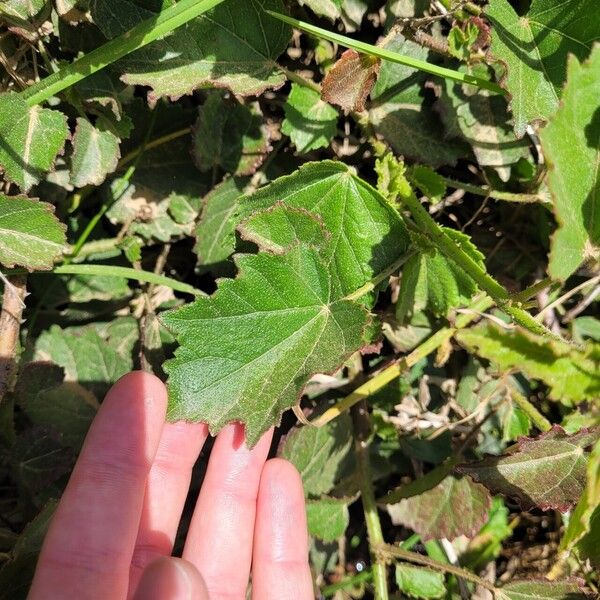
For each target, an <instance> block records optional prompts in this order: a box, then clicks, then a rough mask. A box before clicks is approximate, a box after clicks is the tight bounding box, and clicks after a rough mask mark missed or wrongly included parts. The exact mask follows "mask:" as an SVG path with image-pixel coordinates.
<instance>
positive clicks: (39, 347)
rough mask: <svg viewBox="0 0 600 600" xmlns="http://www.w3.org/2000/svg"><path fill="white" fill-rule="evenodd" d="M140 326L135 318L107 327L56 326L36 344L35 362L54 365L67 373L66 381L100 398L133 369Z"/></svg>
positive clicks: (116, 322) (40, 337) (114, 322)
mask: <svg viewBox="0 0 600 600" xmlns="http://www.w3.org/2000/svg"><path fill="white" fill-rule="evenodd" d="M137 339H138V325H137V322H136V320H135V319H133V318H122V319H117V320H115V321H112V322H111V323H110V325H108V326H107V327H104V328H102V327H99V326H98V327H94V326H86V327H68V328H65V329H61V328H60V327H59V326H58V325H53V326H52V327H50V329H48V330H46V331H44V332H43V333H42V334H41V335H40V336H39V338H38V339H37V340H36V344H35V353H34V360H41V361H50V362H53V363H55V364H57V365H59V366H61V367H62V368H63V369H64V371H65V381H68V382H79V383H80V384H81V385H83V386H84V387H85V388H87V389H89V390H90V391H91V392H92V393H93V394H94V395H95V396H96V398H104V395H105V394H106V392H107V391H108V388H109V387H110V386H111V385H112V384H113V383H115V382H116V381H117V379H119V377H121V376H122V375H125V373H127V372H129V371H131V369H132V368H133V359H132V352H133V346H134V344H135V342H136V341H137Z"/></svg>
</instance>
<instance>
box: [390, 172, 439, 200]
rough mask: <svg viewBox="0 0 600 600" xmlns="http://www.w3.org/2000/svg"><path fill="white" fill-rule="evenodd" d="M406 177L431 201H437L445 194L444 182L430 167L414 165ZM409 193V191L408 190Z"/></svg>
mask: <svg viewBox="0 0 600 600" xmlns="http://www.w3.org/2000/svg"><path fill="white" fill-rule="evenodd" d="M407 176H408V178H409V179H410V181H411V182H412V184H413V185H414V186H416V187H417V188H418V189H419V190H420V191H421V193H422V194H423V195H424V196H427V198H429V200H431V202H439V201H440V200H441V199H442V198H443V197H444V196H445V195H446V182H445V181H444V178H443V177H442V176H441V175H438V174H437V173H436V172H435V171H434V170H433V169H432V168H431V167H427V166H425V165H414V166H412V167H411V168H410V170H409V171H408V173H407ZM409 193H410V192H409ZM400 196H401V197H402V194H400Z"/></svg>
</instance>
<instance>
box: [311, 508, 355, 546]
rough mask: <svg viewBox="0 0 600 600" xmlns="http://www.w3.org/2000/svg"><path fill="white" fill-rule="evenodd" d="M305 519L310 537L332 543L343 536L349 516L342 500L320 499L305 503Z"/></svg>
mask: <svg viewBox="0 0 600 600" xmlns="http://www.w3.org/2000/svg"><path fill="white" fill-rule="evenodd" d="M306 518H307V521H308V531H309V533H310V535H312V536H314V537H316V538H318V539H320V540H322V541H324V542H333V541H334V540H337V539H338V538H340V537H341V536H343V535H344V532H345V531H346V528H347V527H348V524H349V523H350V515H349V513H348V501H347V500H346V499H344V498H327V497H324V498H320V499H319V500H309V501H308V502H307V503H306Z"/></svg>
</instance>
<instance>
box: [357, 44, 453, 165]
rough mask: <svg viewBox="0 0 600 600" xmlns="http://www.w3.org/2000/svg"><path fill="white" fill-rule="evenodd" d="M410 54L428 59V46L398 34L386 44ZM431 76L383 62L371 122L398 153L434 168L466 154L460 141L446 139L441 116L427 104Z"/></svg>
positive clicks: (371, 110) (371, 112) (372, 97)
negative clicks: (427, 83) (426, 88)
mask: <svg viewBox="0 0 600 600" xmlns="http://www.w3.org/2000/svg"><path fill="white" fill-rule="evenodd" d="M386 48H387V49H389V50H394V51H397V52H401V53H402V54H404V55H408V56H410V57H414V58H418V59H424V58H426V57H427V49H426V48H423V47H422V46H419V45H418V44H415V43H413V42H410V41H408V40H405V39H404V38H403V37H402V36H400V35H398V36H396V37H395V38H393V39H392V40H391V41H390V42H389V43H388V45H387V46H386ZM426 79H427V76H426V75H425V74H424V73H420V72H418V71H416V70H415V69H414V68H411V67H407V66H405V65H401V64H396V63H392V62H388V61H383V63H382V64H381V70H380V71H379V78H378V79H377V83H376V84H375V87H374V88H373V92H372V94H371V99H372V105H371V109H370V110H369V121H370V122H371V123H372V125H373V127H374V128H375V130H376V131H377V132H378V133H379V134H381V136H383V137H384V138H385V140H386V141H387V142H388V143H389V144H390V145H391V146H392V148H393V149H394V151H395V152H396V154H401V155H403V156H406V157H408V158H411V159H414V160H417V161H421V162H425V163H427V164H429V165H431V166H433V167H436V166H439V165H444V164H450V165H453V164H454V163H455V162H456V160H457V159H458V158H460V157H461V156H463V155H464V150H463V149H462V148H461V147H460V144H458V145H457V144H455V143H453V142H450V141H447V140H445V139H444V136H443V134H442V133H441V129H442V126H441V123H440V122H439V119H438V117H437V115H436V114H435V113H434V112H433V111H432V110H431V108H430V107H428V106H427V105H426V104H424V102H423V100H424V98H423V84H424V83H425V81H426Z"/></svg>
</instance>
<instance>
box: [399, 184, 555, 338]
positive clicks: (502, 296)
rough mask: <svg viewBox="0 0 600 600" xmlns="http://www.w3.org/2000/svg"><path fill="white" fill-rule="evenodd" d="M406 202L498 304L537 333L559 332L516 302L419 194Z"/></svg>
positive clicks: (439, 243) (444, 249) (445, 251)
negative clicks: (431, 212)
mask: <svg viewBox="0 0 600 600" xmlns="http://www.w3.org/2000/svg"><path fill="white" fill-rule="evenodd" d="M402 202H403V203H404V205H405V206H406V207H407V208H408V210H409V211H410V213H411V214H412V216H413V219H414V220H415V223H416V224H417V226H418V227H419V229H421V231H422V232H423V233H425V234H426V235H427V236H428V237H429V238H430V240H431V241H432V242H433V243H434V244H435V246H436V247H437V248H438V249H439V250H440V251H441V252H442V254H444V255H445V256H446V257H447V258H449V259H450V260H452V261H453V262H455V263H456V264H457V265H458V266H459V267H460V268H461V269H462V270H463V271H464V272H465V273H466V274H467V275H469V277H471V278H472V279H473V281H475V282H476V283H477V284H478V285H479V287H480V288H481V289H482V290H483V291H484V292H486V293H487V294H489V295H490V296H491V297H492V298H493V299H494V301H495V302H496V304H497V305H498V306H499V307H500V308H501V309H502V310H504V311H505V312H506V313H507V314H508V315H510V316H511V317H512V318H513V320H514V321H515V322H516V323H518V324H519V325H521V326H522V327H524V328H525V329H528V330H529V331H531V332H532V333H535V334H537V335H546V336H550V337H552V338H556V336H555V335H554V334H553V333H552V332H551V331H550V330H548V329H547V328H546V327H544V325H542V324H541V323H539V322H538V321H536V320H535V319H534V318H533V316H532V315H530V314H529V313H528V312H527V311H526V310H523V309H522V308H520V307H519V306H515V305H514V304H513V303H512V300H511V298H510V295H509V293H508V292H507V291H506V289H505V288H504V287H503V286H501V285H500V284H499V283H498V282H497V281H496V280H495V279H494V278H493V277H492V276H491V275H490V274H489V273H487V271H486V270H485V269H484V268H483V267H482V266H480V265H479V264H478V263H476V262H475V261H474V260H473V259H472V258H471V257H470V256H469V255H468V254H467V253H466V252H465V251H464V250H463V249H462V248H461V247H460V246H458V245H457V243H456V242H455V241H454V240H453V239H452V238H451V237H450V236H448V235H446V233H444V231H443V229H442V228H441V227H440V226H439V225H438V224H437V223H436V222H435V220H434V219H433V218H432V217H431V216H430V215H429V213H428V212H427V211H426V210H425V208H423V206H422V205H421V203H420V202H419V200H417V197H416V196H415V195H414V194H413V193H411V194H409V195H407V196H403V197H402Z"/></svg>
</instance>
